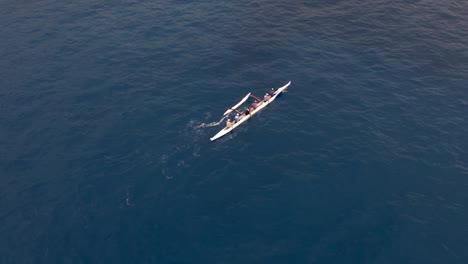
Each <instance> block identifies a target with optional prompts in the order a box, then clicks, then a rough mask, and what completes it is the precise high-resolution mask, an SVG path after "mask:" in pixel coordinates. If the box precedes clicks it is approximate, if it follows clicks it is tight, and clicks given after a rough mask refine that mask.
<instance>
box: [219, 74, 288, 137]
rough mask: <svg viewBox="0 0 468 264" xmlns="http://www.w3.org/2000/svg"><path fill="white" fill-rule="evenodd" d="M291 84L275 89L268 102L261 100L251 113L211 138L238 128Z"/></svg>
mask: <svg viewBox="0 0 468 264" xmlns="http://www.w3.org/2000/svg"><path fill="white" fill-rule="evenodd" d="M290 84H291V81H289V82H288V83H287V84H285V85H284V86H282V87H280V88H278V90H276V91H275V94H274V95H273V96H272V97H271V98H270V99H269V100H268V101H267V102H264V101H261V102H259V104H258V106H257V108H255V109H254V110H253V111H252V112H251V113H250V114H249V115H242V117H241V119H240V120H239V121H238V122H236V123H235V124H234V125H233V126H231V127H224V128H223V129H221V131H219V132H218V133H217V134H216V135H214V136H213V137H212V138H210V140H211V141H215V140H216V139H218V138H220V137H222V136H224V135H226V134H227V133H229V132H231V131H232V130H234V129H236V127H238V126H240V125H241V124H242V123H244V122H245V121H247V120H249V119H250V118H251V117H252V116H253V115H254V114H256V113H257V112H258V111H260V110H262V109H263V108H265V107H266V106H267V105H269V104H270V103H271V102H273V101H274V100H275V99H276V97H277V96H278V95H280V94H281V93H282V92H283V91H284V90H286V88H288V86H289V85H290Z"/></svg>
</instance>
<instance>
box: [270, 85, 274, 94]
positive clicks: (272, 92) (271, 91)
mask: <svg viewBox="0 0 468 264" xmlns="http://www.w3.org/2000/svg"><path fill="white" fill-rule="evenodd" d="M270 95H271V96H273V95H275V88H273V87H272V88H271V89H270Z"/></svg>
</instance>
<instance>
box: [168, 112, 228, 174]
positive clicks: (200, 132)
mask: <svg viewBox="0 0 468 264" xmlns="http://www.w3.org/2000/svg"><path fill="white" fill-rule="evenodd" d="M227 118H228V116H223V117H222V118H221V119H220V120H218V121H213V122H211V123H203V122H201V123H200V121H196V120H191V121H190V122H189V123H188V124H187V125H186V127H185V129H183V130H181V131H180V132H179V135H180V140H178V144H177V145H176V146H174V148H173V150H172V151H171V152H170V153H166V154H164V155H162V156H161V159H160V162H159V163H160V166H161V174H162V175H163V176H164V177H166V179H172V178H174V177H178V176H181V175H184V173H185V171H186V170H188V169H190V165H191V164H192V163H193V162H194V160H195V159H197V158H198V157H200V156H201V151H202V146H203V144H204V143H206V142H208V138H209V137H208V136H207V135H206V131H205V128H208V127H214V126H217V125H220V124H221V123H223V122H224V120H226V119H227ZM206 119H207V118H205V120H206Z"/></svg>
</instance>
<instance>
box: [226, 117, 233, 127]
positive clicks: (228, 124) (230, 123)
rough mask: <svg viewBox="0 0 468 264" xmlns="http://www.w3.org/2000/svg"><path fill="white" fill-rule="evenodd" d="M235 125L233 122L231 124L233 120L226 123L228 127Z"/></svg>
mask: <svg viewBox="0 0 468 264" xmlns="http://www.w3.org/2000/svg"><path fill="white" fill-rule="evenodd" d="M233 125H234V123H233V122H231V119H230V118H228V120H227V121H226V127H232V126H233Z"/></svg>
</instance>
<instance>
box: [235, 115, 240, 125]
mask: <svg viewBox="0 0 468 264" xmlns="http://www.w3.org/2000/svg"><path fill="white" fill-rule="evenodd" d="M239 120H240V115H239V113H237V114H236V116H235V117H234V123H237V122H239Z"/></svg>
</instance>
